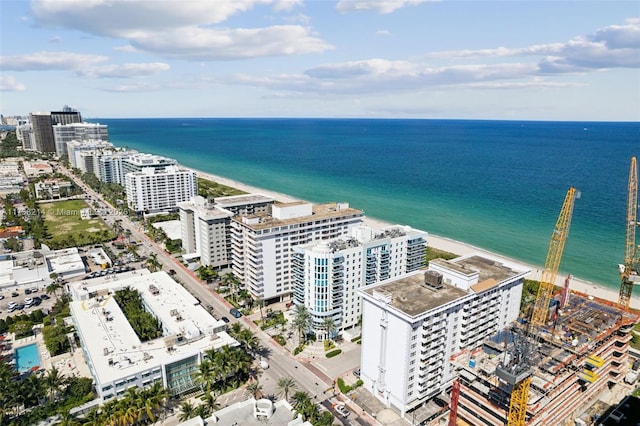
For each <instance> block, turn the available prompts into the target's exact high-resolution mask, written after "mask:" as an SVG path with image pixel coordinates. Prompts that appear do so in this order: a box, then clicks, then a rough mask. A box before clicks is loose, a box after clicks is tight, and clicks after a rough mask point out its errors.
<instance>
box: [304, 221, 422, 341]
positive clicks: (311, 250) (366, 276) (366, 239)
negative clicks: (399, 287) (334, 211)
mask: <svg viewBox="0 0 640 426" xmlns="http://www.w3.org/2000/svg"><path fill="white" fill-rule="evenodd" d="M426 237H427V233H426V232H423V231H418V230H415V229H412V228H411V227H408V226H399V225H396V226H391V227H387V228H384V229H382V230H377V231H376V230H374V229H372V228H371V227H368V226H364V225H362V226H358V227H355V228H353V229H352V235H351V236H345V237H339V238H337V239H333V240H322V241H319V242H316V243H313V244H310V245H305V246H298V247H294V248H293V254H292V257H293V260H292V272H293V280H294V288H293V301H294V303H295V304H297V305H304V306H305V307H306V308H307V311H308V312H309V313H310V315H311V319H312V323H313V325H312V328H313V330H312V331H313V332H314V333H315V334H316V336H317V337H318V338H320V339H325V338H332V337H334V336H333V335H331V336H329V335H328V333H327V330H326V327H325V326H324V325H323V324H324V323H325V320H326V318H331V319H332V320H333V325H334V326H335V332H339V331H342V330H345V329H349V328H352V327H354V326H356V325H357V324H358V322H359V320H360V315H361V298H360V295H359V294H358V289H359V288H361V287H364V286H365V285H371V284H375V283H377V282H380V281H382V280H386V279H389V278H394V277H398V276H402V275H405V274H407V273H410V272H413V271H416V270H418V269H420V268H421V267H423V266H424V264H425V255H426Z"/></svg>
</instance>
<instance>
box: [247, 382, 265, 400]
mask: <svg viewBox="0 0 640 426" xmlns="http://www.w3.org/2000/svg"><path fill="white" fill-rule="evenodd" d="M245 394H246V395H247V396H253V398H254V399H259V397H260V396H261V395H262V385H261V384H260V382H259V381H257V380H256V381H254V382H251V383H249V384H248V385H247V389H246V390H245Z"/></svg>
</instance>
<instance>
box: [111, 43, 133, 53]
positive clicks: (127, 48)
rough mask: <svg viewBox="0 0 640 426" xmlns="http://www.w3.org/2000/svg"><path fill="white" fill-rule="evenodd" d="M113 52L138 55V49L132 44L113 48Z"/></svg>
mask: <svg viewBox="0 0 640 426" xmlns="http://www.w3.org/2000/svg"><path fill="white" fill-rule="evenodd" d="M113 50H115V51H118V52H126V53H136V52H137V51H138V49H136V48H135V47H133V46H131V45H130V44H125V45H124V46H116V47H114V48H113Z"/></svg>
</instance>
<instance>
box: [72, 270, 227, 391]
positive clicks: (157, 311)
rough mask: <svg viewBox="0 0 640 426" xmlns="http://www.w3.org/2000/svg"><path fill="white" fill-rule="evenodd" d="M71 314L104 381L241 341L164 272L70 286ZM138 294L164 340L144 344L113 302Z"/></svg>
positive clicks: (134, 273)
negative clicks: (119, 295)
mask: <svg viewBox="0 0 640 426" xmlns="http://www.w3.org/2000/svg"><path fill="white" fill-rule="evenodd" d="M70 286H71V293H72V297H73V299H74V301H73V302H71V303H70V308H71V312H72V316H73V317H74V322H75V324H76V326H77V327H78V328H79V329H80V330H79V332H80V333H81V335H82V338H83V339H84V344H85V345H84V347H83V348H84V351H85V356H88V358H89V364H90V365H91V366H92V370H93V371H94V373H95V374H96V375H97V376H98V378H99V382H100V383H108V382H112V381H116V380H120V379H122V378H123V377H130V376H134V375H135V374H138V373H141V372H143V371H146V370H149V369H150V368H152V367H153V366H159V365H161V364H166V363H169V362H171V360H173V359H179V358H183V357H185V356H188V355H191V354H196V353H199V352H203V351H205V350H207V349H210V348H219V347H222V346H225V345H230V346H234V345H237V342H236V341H235V340H234V339H233V338H231V337H230V336H229V335H228V334H227V333H226V331H224V330H225V323H224V322H222V321H219V320H216V319H215V318H213V317H212V316H211V315H210V314H209V313H208V312H207V311H206V310H205V309H204V308H203V307H202V306H201V305H200V302H199V301H198V299H196V298H195V297H193V296H192V295H191V294H190V293H189V292H188V291H187V290H186V289H185V288H184V287H182V286H181V285H179V284H178V283H176V282H175V281H174V280H173V279H172V278H171V277H170V276H169V275H168V274H167V273H166V272H163V271H161V272H156V273H149V271H148V270H146V269H143V270H139V271H131V272H127V273H122V274H112V275H107V276H105V277H100V278H95V279H91V280H84V281H80V282H76V283H72V284H70ZM126 287H130V288H132V289H134V290H137V291H138V293H139V294H140V296H141V297H142V299H143V303H144V305H145V308H146V309H148V310H150V311H151V312H152V313H153V315H154V316H155V317H156V318H158V319H159V321H160V322H161V324H162V331H163V336H162V337H160V338H158V339H155V340H151V341H147V342H144V343H142V342H141V341H140V339H139V338H138V336H137V335H136V333H135V332H134V330H133V328H132V327H131V325H130V324H129V322H128V321H127V319H126V317H125V315H124V313H123V312H122V310H121V308H120V306H118V303H117V302H116V301H115V299H114V296H113V295H114V293H115V292H116V291H117V290H120V289H124V288H126Z"/></svg>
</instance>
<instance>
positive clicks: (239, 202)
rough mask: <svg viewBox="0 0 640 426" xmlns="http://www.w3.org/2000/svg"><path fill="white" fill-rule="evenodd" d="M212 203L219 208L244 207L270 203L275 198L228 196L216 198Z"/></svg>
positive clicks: (244, 195)
mask: <svg viewBox="0 0 640 426" xmlns="http://www.w3.org/2000/svg"><path fill="white" fill-rule="evenodd" d="M213 201H214V203H216V204H219V205H220V206H221V207H223V208H224V207H234V206H244V205H247V204H258V203H272V202H274V201H275V198H273V197H268V196H266V195H263V194H241V195H230V196H228V197H217V198H214V199H213Z"/></svg>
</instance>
